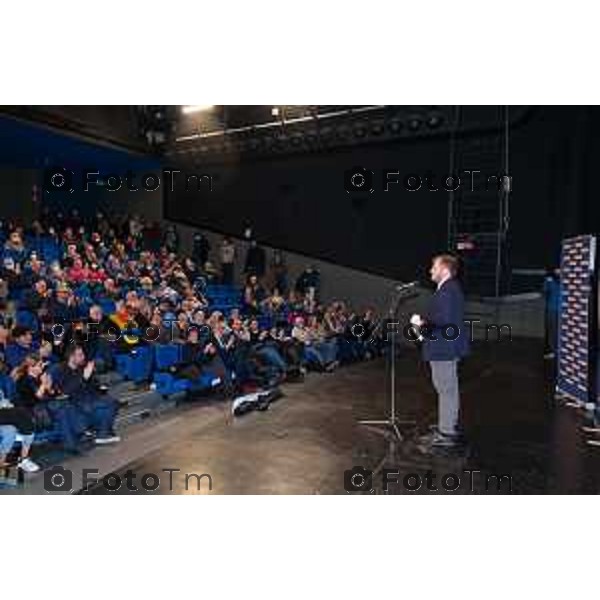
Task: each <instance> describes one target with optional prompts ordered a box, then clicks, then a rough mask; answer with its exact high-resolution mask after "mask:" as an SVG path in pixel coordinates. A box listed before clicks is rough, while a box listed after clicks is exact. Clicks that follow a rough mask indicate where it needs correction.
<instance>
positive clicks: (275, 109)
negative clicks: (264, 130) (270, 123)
mask: <svg viewBox="0 0 600 600" xmlns="http://www.w3.org/2000/svg"><path fill="white" fill-rule="evenodd" d="M271 115H272V116H274V117H278V116H279V106H274V107H273V108H272V109H271Z"/></svg>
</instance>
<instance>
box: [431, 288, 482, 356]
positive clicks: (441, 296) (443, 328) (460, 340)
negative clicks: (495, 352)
mask: <svg viewBox="0 0 600 600" xmlns="http://www.w3.org/2000/svg"><path fill="white" fill-rule="evenodd" d="M464 318H465V298H464V296H463V292H462V289H461V286H460V283H458V281H456V279H448V280H447V281H445V282H444V283H443V284H442V286H441V287H440V288H439V289H438V290H437V291H436V292H435V293H434V294H433V296H432V297H431V300H430V302H429V307H428V310H427V313H426V314H425V315H424V319H425V322H426V325H427V328H426V335H425V340H424V341H423V346H422V355H423V360H426V361H436V360H457V359H459V358H463V357H464V356H466V355H467V354H468V353H469V347H470V329H469V327H468V326H467V324H466V323H465V322H464ZM444 335H445V337H444Z"/></svg>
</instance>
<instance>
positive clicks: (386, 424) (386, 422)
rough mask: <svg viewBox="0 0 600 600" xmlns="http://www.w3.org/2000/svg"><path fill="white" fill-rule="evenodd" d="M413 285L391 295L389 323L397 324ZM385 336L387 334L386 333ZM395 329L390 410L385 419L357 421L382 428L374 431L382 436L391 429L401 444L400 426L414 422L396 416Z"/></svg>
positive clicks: (391, 366)
mask: <svg viewBox="0 0 600 600" xmlns="http://www.w3.org/2000/svg"><path fill="white" fill-rule="evenodd" d="M412 287H413V285H404V286H398V288H397V289H396V293H395V294H393V295H392V298H391V301H390V307H389V310H388V314H389V316H390V320H391V322H393V323H394V325H397V324H399V323H398V322H397V320H396V316H397V314H398V309H399V307H400V305H401V304H402V302H404V301H405V300H407V299H408V298H411V297H413V294H410V293H407V292H409V291H410V289H411V288H412ZM386 334H387V332H386ZM396 335H397V332H396V327H394V329H393V330H392V332H391V337H392V339H391V343H390V359H389V360H390V410H389V416H388V418H387V419H378V420H366V421H364V420H363V421H359V424H360V425H366V426H368V427H373V426H374V427H382V429H374V431H377V432H378V433H381V434H382V435H386V433H387V430H388V429H391V430H392V432H393V434H394V435H395V440H397V441H400V442H403V441H404V439H405V438H404V436H403V435H402V432H401V430H400V427H402V426H413V427H414V426H416V421H407V420H401V419H399V418H398V416H397V414H396Z"/></svg>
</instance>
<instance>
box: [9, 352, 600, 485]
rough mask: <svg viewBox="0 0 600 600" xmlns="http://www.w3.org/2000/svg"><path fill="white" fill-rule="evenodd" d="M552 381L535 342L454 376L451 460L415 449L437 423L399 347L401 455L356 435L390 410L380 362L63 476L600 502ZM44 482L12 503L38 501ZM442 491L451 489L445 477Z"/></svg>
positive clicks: (599, 476) (186, 425) (595, 473)
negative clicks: (348, 485)
mask: <svg viewBox="0 0 600 600" xmlns="http://www.w3.org/2000/svg"><path fill="white" fill-rule="evenodd" d="M549 370H550V367H549V365H548V363H544V361H543V360H542V347H541V344H540V343H538V342H536V341H531V340H513V341H512V342H508V341H505V342H501V343H491V342H489V343H487V344H486V343H480V344H478V345H476V346H475V347H474V352H473V355H472V356H471V357H470V358H469V359H468V360H467V361H466V362H465V364H464V365H463V368H462V371H461V384H462V389H461V394H462V407H463V422H464V428H465V433H466V436H467V439H468V442H469V443H468V445H467V447H466V448H465V449H464V451H460V452H452V453H441V454H437V455H430V454H428V453H426V452H424V451H423V448H422V447H420V445H419V443H417V434H422V433H425V432H426V431H427V428H428V425H429V424H431V423H433V422H434V420H435V412H436V405H435V402H436V398H435V394H434V392H433V389H432V387H431V384H430V381H429V375H428V369H427V366H426V365H424V364H423V363H421V362H420V360H419V357H418V355H417V352H416V350H415V349H414V348H405V349H404V348H403V349H402V351H401V355H400V356H399V357H398V359H397V380H396V382H397V402H398V412H399V415H400V416H402V417H403V418H407V419H414V420H415V421H416V424H417V426H416V428H411V427H408V428H406V429H405V433H406V437H407V439H406V441H405V442H403V443H401V444H392V443H391V442H390V439H389V438H387V437H385V436H382V435H380V434H379V433H378V432H377V431H375V430H374V429H373V428H370V427H365V426H362V425H360V424H358V421H359V420H360V419H378V418H381V417H382V416H384V414H385V411H386V410H387V403H388V397H389V396H388V391H389V377H388V373H387V364H386V362H385V361H384V360H376V361H373V362H367V363H361V364H357V365H353V366H349V367H344V368H341V369H339V370H338V371H337V372H336V373H334V374H322V375H318V374H311V375H309V376H308V378H307V380H306V381H305V382H304V383H302V384H288V385H286V386H284V387H283V391H284V393H285V396H284V397H283V398H281V399H280V400H278V401H277V402H275V403H274V404H272V405H271V407H270V408H269V410H267V411H265V412H252V413H249V414H247V415H245V416H242V417H236V418H234V417H232V416H231V415H230V403H229V402H220V403H219V402H211V403H208V404H207V403H204V404H203V403H199V404H194V405H188V406H185V407H182V408H178V409H176V410H174V411H173V412H172V413H171V414H168V415H163V416H162V417H160V418H157V419H154V420H151V421H149V422H144V423H140V424H138V425H136V426H133V427H131V428H130V429H128V430H127V431H126V433H125V438H124V440H123V442H122V443H121V444H119V445H117V446H113V447H110V448H96V449H94V450H93V451H92V452H91V453H89V454H87V455H86V456H85V457H83V458H80V459H77V460H76V461H70V462H69V464H65V465H64V466H65V467H67V468H70V469H72V470H73V472H74V473H75V472H76V471H81V469H83V468H98V469H99V470H100V472H101V473H109V472H114V473H116V474H117V475H118V476H119V477H120V478H121V480H122V481H121V488H120V489H119V490H118V491H114V492H110V491H108V490H106V489H105V488H104V487H103V486H91V487H90V488H89V489H88V490H87V493H92V494H105V493H125V494H131V493H155V494H169V493H173V494H181V493H184V494H185V493H189V494H195V493H202V494H204V493H213V494H338V493H339V494H345V493H346V492H345V489H344V471H345V470H347V469H351V468H352V467H353V466H362V467H364V468H366V469H369V470H371V471H375V473H374V474H373V491H372V492H371V493H383V485H382V472H381V469H382V468H388V469H393V470H396V471H398V474H397V475H396V476H395V477H396V478H397V479H398V483H397V484H391V485H390V486H389V488H388V493H392V494H403V493H415V492H410V491H408V490H407V489H406V486H405V481H404V478H405V477H406V476H408V475H411V476H412V479H409V481H408V484H407V485H408V487H413V488H414V487H416V483H417V479H415V476H418V477H419V478H420V481H421V483H422V485H421V488H420V489H419V490H418V491H417V492H416V493H435V491H432V490H430V489H427V487H428V486H427V485H426V482H428V483H430V485H429V487H434V486H435V487H437V488H438V490H437V492H438V493H470V492H471V491H475V492H478V493H509V492H512V493H522V494H523V493H525V494H527V493H594V494H595V493H598V492H600V447H593V446H590V445H588V444H587V443H586V438H585V436H584V434H583V433H582V431H581V426H582V425H584V424H585V421H584V420H583V418H582V415H581V414H580V413H579V411H577V410H573V409H569V408H564V407H556V406H555V405H554V402H553V401H552V389H551V388H552V385H551V380H552V374H551V373H550V372H549ZM598 439H600V437H598ZM386 456H387V461H385V464H384V458H385V457H386ZM166 469H169V470H173V471H165V470H166ZM174 469H178V471H174ZM465 470H468V471H472V473H471V474H469V473H466V472H465ZM127 471H131V472H132V473H134V474H135V482H134V483H133V485H135V486H136V487H137V488H138V490H137V491H133V490H129V489H127V485H126V472H127ZM476 471H479V473H476ZM186 474H187V475H188V476H189V477H188V479H187V482H186V477H185V476H186ZM448 474H451V475H457V476H459V477H460V486H459V487H458V489H456V490H455V491H449V490H446V489H444V487H443V485H441V484H442V481H441V480H442V479H443V478H444V476H446V475H448ZM144 475H149V477H148V478H147V479H146V480H145V485H146V487H150V488H151V487H153V486H154V485H155V479H154V478H153V477H152V476H153V475H157V476H158V477H159V479H160V486H159V488H158V489H157V490H155V491H147V490H144V489H143V487H142V486H141V479H142V477H143V476H144ZM193 475H197V476H200V475H205V476H204V477H202V478H200V479H198V478H197V477H194V476H193ZM432 475H434V476H435V477H436V479H431V476H432ZM501 475H509V476H510V478H511V481H510V490H509V489H508V488H509V482H508V479H506V478H505V479H504V480H500V485H499V486H498V482H497V479H495V478H494V476H498V477H499V476H501ZM42 476H43V474H41V473H40V474H39V475H37V476H36V477H35V478H31V479H30V480H29V481H28V483H26V485H25V487H24V488H23V489H21V490H19V491H16V490H15V491H13V493H15V492H16V493H43V487H42V482H41V480H42ZM208 476H210V478H209V477H208ZM74 477H75V479H77V477H76V476H74ZM428 477H429V479H427V478H428ZM488 477H489V479H487V481H486V478H488ZM111 483H116V480H112V481H111ZM431 483H433V485H431ZM446 483H447V484H448V485H447V487H448V488H454V487H456V481H455V480H454V479H447V480H446ZM75 487H77V486H75ZM130 487H132V486H130ZM365 493H367V492H365Z"/></svg>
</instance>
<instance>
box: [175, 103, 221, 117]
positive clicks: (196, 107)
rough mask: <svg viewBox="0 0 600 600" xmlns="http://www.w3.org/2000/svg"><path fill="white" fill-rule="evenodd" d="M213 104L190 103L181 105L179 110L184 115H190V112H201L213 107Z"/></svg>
mask: <svg viewBox="0 0 600 600" xmlns="http://www.w3.org/2000/svg"><path fill="white" fill-rule="evenodd" d="M214 106H215V105H214V104H190V105H188V106H182V107H181V112H182V113H183V114H184V115H190V114H192V113H197V112H203V111H205V110H210V109H211V108H214Z"/></svg>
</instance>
